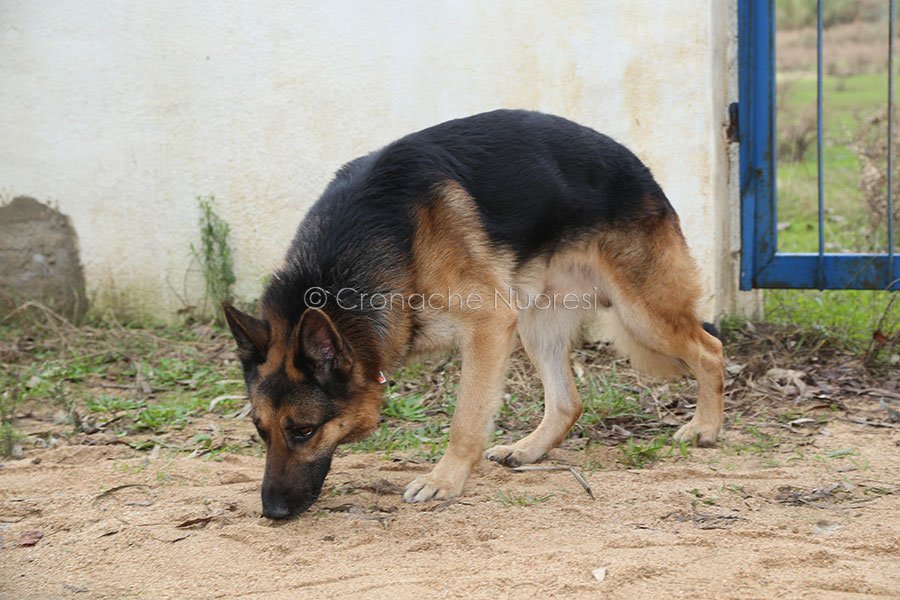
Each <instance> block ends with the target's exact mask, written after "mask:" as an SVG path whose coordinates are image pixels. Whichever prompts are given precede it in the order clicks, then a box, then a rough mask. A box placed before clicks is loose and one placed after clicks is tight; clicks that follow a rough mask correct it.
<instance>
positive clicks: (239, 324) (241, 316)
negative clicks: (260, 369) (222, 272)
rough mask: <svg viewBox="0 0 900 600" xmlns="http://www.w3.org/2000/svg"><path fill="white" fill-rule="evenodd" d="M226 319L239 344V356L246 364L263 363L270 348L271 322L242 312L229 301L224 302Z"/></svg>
mask: <svg viewBox="0 0 900 600" xmlns="http://www.w3.org/2000/svg"><path fill="white" fill-rule="evenodd" d="M222 310H224V311H225V320H226V321H227V322H228V328H229V329H231V334H232V335H233V336H234V341H236V342H237V346H238V351H237V354H238V358H240V359H241V362H242V363H244V364H248V363H250V364H253V363H257V364H258V363H263V362H265V360H266V354H267V352H268V350H269V324H268V323H267V322H265V321H263V320H262V319H257V318H256V317H251V316H250V315H248V314H246V313H242V312H241V311H239V310H238V309H236V308H235V307H233V306H232V305H230V304H228V303H223V304H222Z"/></svg>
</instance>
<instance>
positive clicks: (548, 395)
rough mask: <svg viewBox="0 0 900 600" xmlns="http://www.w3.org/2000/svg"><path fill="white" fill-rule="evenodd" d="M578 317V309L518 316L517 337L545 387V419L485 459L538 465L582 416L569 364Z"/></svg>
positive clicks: (511, 464)
mask: <svg viewBox="0 0 900 600" xmlns="http://www.w3.org/2000/svg"><path fill="white" fill-rule="evenodd" d="M581 318H582V314H581V312H580V311H578V310H565V309H560V310H553V311H541V310H537V309H534V308H532V309H530V310H528V311H527V312H525V313H523V314H522V315H521V316H520V317H519V337H520V338H521V339H522V344H523V345H524V346H525V351H526V352H527V353H528V357H529V358H530V359H531V362H532V363H533V364H534V367H535V370H536V371H537V373H538V376H539V377H540V378H541V382H542V383H543V385H544V418H543V420H541V424H540V425H538V428H537V429H535V430H534V431H533V432H532V433H531V434H529V435H528V436H526V437H524V438H522V439H521V440H519V441H518V442H516V443H514V444H512V445H509V446H494V447H493V448H491V449H490V450H488V451H487V452H485V453H484V456H485V458H487V459H488V460H492V461H494V462H498V463H501V464H504V465H506V466H508V467H518V466H520V465H524V464H527V463H533V462H537V461H538V460H540V459H541V457H543V456H544V455H545V454H547V452H549V451H550V450H552V449H553V448H555V447H556V446H558V445H559V444H560V442H562V441H563V440H564V439H565V438H566V435H568V433H569V430H570V429H571V428H572V425H574V424H575V421H577V420H578V417H580V416H581V397H580V396H579V394H578V388H577V387H576V386H575V380H574V379H573V377H572V367H571V365H570V363H569V350H570V347H571V339H572V336H573V335H574V334H575V331H576V330H577V328H578V326H579V325H580V323H581Z"/></svg>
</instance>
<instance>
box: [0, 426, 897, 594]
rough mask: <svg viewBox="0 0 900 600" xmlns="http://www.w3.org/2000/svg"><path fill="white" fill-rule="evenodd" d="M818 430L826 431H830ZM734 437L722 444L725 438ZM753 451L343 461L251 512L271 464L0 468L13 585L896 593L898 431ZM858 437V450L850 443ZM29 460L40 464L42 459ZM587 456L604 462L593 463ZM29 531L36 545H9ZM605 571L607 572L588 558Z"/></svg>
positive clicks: (183, 461)
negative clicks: (417, 494) (438, 495)
mask: <svg viewBox="0 0 900 600" xmlns="http://www.w3.org/2000/svg"><path fill="white" fill-rule="evenodd" d="M826 431H827V432H826ZM728 437H730V436H726V444H727V443H728ZM804 442H805V443H804V444H803V445H802V452H803V455H804V456H803V457H802V458H797V457H796V453H797V452H798V451H799V447H796V446H794V445H793V444H791V445H790V447H789V448H781V449H779V450H777V451H776V452H774V454H773V456H775V457H777V459H778V460H779V462H781V463H782V465H781V466H777V467H771V468H761V467H760V464H759V457H758V456H756V455H751V456H741V455H735V454H732V453H729V451H728V450H727V446H725V447H724V448H723V449H710V450H695V451H693V452H692V453H691V455H690V457H689V458H687V459H680V460H678V461H676V462H674V463H672V464H662V465H658V466H656V467H654V468H651V469H641V470H636V469H631V470H624V469H621V468H616V466H615V465H616V460H617V459H616V452H617V451H616V450H615V449H613V448H606V447H598V448H596V449H594V450H593V451H591V452H588V453H584V452H575V451H565V450H561V451H557V452H555V453H554V454H553V456H552V457H551V458H552V462H555V463H564V464H569V463H571V464H574V465H576V466H577V467H578V468H580V469H582V472H583V474H584V477H585V478H586V479H587V481H588V482H589V484H590V486H591V488H592V490H593V493H594V495H595V498H596V499H595V500H593V501H592V500H591V499H590V498H589V497H588V496H587V494H586V493H585V492H584V490H583V489H582V488H581V487H580V486H579V485H578V483H577V482H576V481H575V480H574V478H573V477H572V476H571V475H570V474H569V473H568V472H563V471H560V472H554V471H551V472H528V473H513V472H511V471H509V470H507V469H505V468H503V467H500V466H496V465H493V464H484V465H482V466H481V468H479V469H478V471H477V472H476V473H475V475H474V476H473V478H472V479H471V481H470V484H469V486H468V489H467V493H466V494H465V496H464V497H462V498H460V499H459V500H458V501H456V502H452V503H447V504H437V503H436V504H429V505H424V506H422V505H405V504H403V503H401V502H400V499H399V495H398V493H397V490H399V488H400V486H402V485H405V484H406V483H407V482H408V481H409V480H410V479H412V478H413V477H415V476H416V475H418V474H420V473H422V472H424V471H426V470H427V469H428V468H429V466H428V465H426V464H415V463H410V462H402V461H393V460H388V459H385V458H384V457H383V456H380V455H375V454H358V455H347V456H344V457H342V458H339V459H338V460H337V461H336V462H335V465H334V469H333V471H332V473H331V474H330V475H329V477H328V481H327V485H326V489H325V491H324V493H323V497H322V499H321V500H320V501H319V502H318V503H317V504H316V506H315V507H314V509H313V511H312V512H310V513H307V514H305V515H303V516H302V517H301V518H299V519H296V520H293V521H289V522H286V523H275V522H272V521H269V520H267V519H264V518H262V517H261V516H260V513H259V477H260V473H261V471H262V459H260V458H254V457H247V456H229V457H227V458H225V459H223V460H221V461H219V462H213V461H209V460H204V459H203V458H186V457H184V456H179V455H171V454H170V453H168V452H161V453H160V454H159V455H158V456H157V457H155V458H148V456H147V454H146V453H140V452H136V451H134V450H131V449H129V448H126V447H123V446H114V447H109V446H107V447H88V446H65V447H60V448H56V449H53V450H46V451H43V452H36V453H34V457H33V459H32V460H23V461H16V462H9V463H6V464H5V465H4V468H3V469H2V471H0V489H2V490H3V491H2V492H0V522H2V525H0V528H2V529H0V531H2V537H3V548H4V549H3V550H2V555H0V556H2V557H3V559H2V561H0V562H2V566H0V582H2V583H0V590H2V594H3V595H4V596H5V597H10V598H12V597H20V598H21V597H30V598H37V597H40V598H43V597H46V598H58V597H65V596H68V595H78V594H79V593H82V592H83V593H85V594H86V596H88V597H96V598H121V597H153V598H207V597H216V598H227V597H256V596H260V597H261V596H266V597H285V598H289V597H296V596H297V595H298V594H301V593H303V594H309V595H312V597H331V596H342V597H361V596H363V595H365V596H366V597H371V598H405V597H414V596H418V595H420V594H422V593H423V592H424V593H427V594H428V595H429V596H432V597H467V598H496V597H533V596H541V597H548V596H550V597H570V598H596V597H598V596H600V595H602V596H604V597H612V598H617V597H618V598H629V597H645V598H649V597H673V596H689V595H696V594H698V593H702V594H706V595H708V596H709V595H711V596H712V597H718V598H726V597H741V598H747V597H773V596H775V595H778V596H780V597H796V598H806V597H808V598H821V597H847V598H850V597H875V596H884V597H890V596H893V595H894V594H895V593H896V591H897V590H898V589H900V570H898V558H900V526H898V519H897V516H898V514H900V513H898V510H900V502H898V497H897V495H896V493H895V492H896V490H897V476H896V464H897V458H898V452H897V447H896V435H895V433H894V431H893V430H883V429H877V430H876V429H872V428H865V427H864V426H859V425H853V424H844V425H836V426H834V427H829V428H828V429H827V430H820V431H819V432H818V433H817V434H816V435H813V436H810V437H809V438H807V439H805V440H804ZM848 449H852V450H848ZM37 459H40V461H39V464H34V462H35V461H36V460H37ZM588 461H594V462H595V463H599V464H602V465H610V467H602V468H598V469H597V470H594V471H592V472H588V471H585V470H584V466H585V464H586V463H587V462H588ZM31 531H39V532H41V533H42V537H41V539H40V540H39V541H38V542H37V543H35V544H34V545H19V540H20V539H22V538H23V537H24V536H26V535H27V534H28V532H31ZM600 567H602V568H605V569H606V577H605V578H604V580H603V581H602V582H598V581H597V580H596V579H595V577H594V576H593V575H592V572H593V571H594V570H595V569H598V568H600Z"/></svg>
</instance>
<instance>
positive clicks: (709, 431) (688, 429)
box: [672, 419, 722, 447]
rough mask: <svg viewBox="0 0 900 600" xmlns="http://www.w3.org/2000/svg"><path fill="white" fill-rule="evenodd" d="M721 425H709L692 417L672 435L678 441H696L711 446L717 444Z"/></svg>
mask: <svg viewBox="0 0 900 600" xmlns="http://www.w3.org/2000/svg"><path fill="white" fill-rule="evenodd" d="M721 429H722V427H721V425H715V424H713V425H709V424H704V423H700V422H699V421H697V420H696V419H691V420H690V421H688V422H687V423H685V424H684V425H682V426H681V429H679V430H678V431H676V432H675V435H674V436H672V437H673V438H674V439H675V441H676V442H689V443H696V444H697V445H698V446H704V447H710V446H715V445H716V440H717V439H718V438H719V431H720V430H721Z"/></svg>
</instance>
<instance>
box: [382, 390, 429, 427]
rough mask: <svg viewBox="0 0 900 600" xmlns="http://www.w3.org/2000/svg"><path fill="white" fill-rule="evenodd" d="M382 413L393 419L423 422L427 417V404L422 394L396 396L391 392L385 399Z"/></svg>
mask: <svg viewBox="0 0 900 600" xmlns="http://www.w3.org/2000/svg"><path fill="white" fill-rule="evenodd" d="M381 412H382V414H383V415H384V416H385V417H388V418H391V419H401V420H403V421H414V422H421V421H424V420H425V418H426V416H427V415H426V414H425V406H424V405H423V404H422V398H421V397H420V396H406V397H404V396H396V395H393V394H391V395H390V396H388V397H387V400H385V403H384V408H383V409H382V411H381Z"/></svg>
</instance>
